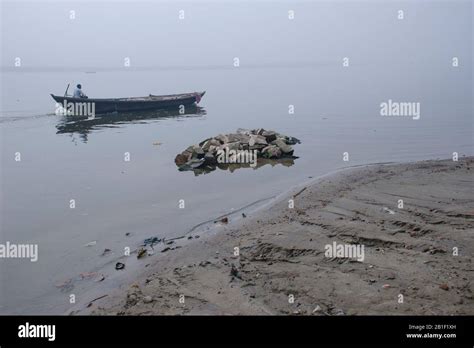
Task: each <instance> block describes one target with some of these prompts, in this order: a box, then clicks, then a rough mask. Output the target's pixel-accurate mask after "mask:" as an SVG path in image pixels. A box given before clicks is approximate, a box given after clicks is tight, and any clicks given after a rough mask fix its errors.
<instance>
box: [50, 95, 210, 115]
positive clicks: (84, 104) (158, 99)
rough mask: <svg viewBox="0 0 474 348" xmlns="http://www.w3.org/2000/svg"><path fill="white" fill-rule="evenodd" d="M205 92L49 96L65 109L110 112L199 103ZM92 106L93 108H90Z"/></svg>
mask: <svg viewBox="0 0 474 348" xmlns="http://www.w3.org/2000/svg"><path fill="white" fill-rule="evenodd" d="M205 93H206V92H196V93H186V94H173V95H165V96H154V95H150V96H149V97H135V98H116V99H97V98H73V97H62V96H57V95H54V94H51V97H52V98H53V99H54V100H55V101H56V102H57V103H58V104H61V105H62V106H63V107H64V109H66V110H68V109H69V110H73V113H77V110H89V111H90V110H92V109H93V110H94V113H95V114H105V113H111V112H130V111H142V110H156V109H167V108H173V107H180V106H181V105H183V106H188V105H192V104H194V103H199V101H200V100H201V98H202V97H203V96H204V94H205ZM92 106H93V108H92Z"/></svg>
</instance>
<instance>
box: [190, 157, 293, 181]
mask: <svg viewBox="0 0 474 348" xmlns="http://www.w3.org/2000/svg"><path fill="white" fill-rule="evenodd" d="M297 158H298V157H296V156H293V157H283V158H279V159H268V158H263V157H259V158H258V159H257V165H256V166H254V167H252V166H250V164H249V163H232V164H227V163H225V164H224V163H218V164H216V165H207V166H203V167H199V168H194V169H192V170H189V171H192V172H193V173H194V175H195V176H199V175H203V174H209V173H211V172H213V171H215V170H216V169H221V170H228V171H229V172H231V173H233V172H235V171H236V170H238V169H242V168H252V169H259V168H261V167H263V166H266V165H267V164H268V165H270V166H272V167H274V166H276V165H278V164H281V165H282V166H284V167H291V166H292V165H293V164H295V159H297Z"/></svg>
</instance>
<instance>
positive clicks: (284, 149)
mask: <svg viewBox="0 0 474 348" xmlns="http://www.w3.org/2000/svg"><path fill="white" fill-rule="evenodd" d="M272 144H273V145H276V146H278V148H279V149H280V150H281V152H282V153H284V154H285V156H291V155H293V148H292V147H291V146H290V145H287V144H286V143H285V142H284V141H283V140H282V139H277V140H275V141H273V142H272Z"/></svg>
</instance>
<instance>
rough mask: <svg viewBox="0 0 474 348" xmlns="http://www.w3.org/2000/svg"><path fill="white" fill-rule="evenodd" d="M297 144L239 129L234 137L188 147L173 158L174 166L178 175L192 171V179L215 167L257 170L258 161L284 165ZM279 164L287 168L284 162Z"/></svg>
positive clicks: (266, 133)
mask: <svg viewBox="0 0 474 348" xmlns="http://www.w3.org/2000/svg"><path fill="white" fill-rule="evenodd" d="M299 143H300V141H299V140H298V139H296V138H294V137H289V136H286V135H283V134H280V133H277V132H274V131H270V130H265V129H263V128H259V129H253V130H246V129H240V128H239V129H238V130H237V132H236V133H232V134H219V135H217V136H216V137H213V138H207V139H205V140H203V141H201V142H200V143H199V144H196V145H191V146H189V147H188V148H187V149H186V150H184V151H183V152H181V153H180V154H178V155H177V156H176V157H175V163H176V165H177V166H178V167H179V170H180V171H185V170H192V171H194V173H195V174H196V175H199V174H200V173H205V172H206V171H211V170H214V169H216V168H217V167H219V168H221V169H229V170H230V171H233V170H235V168H237V167H239V166H240V167H253V168H255V166H257V167H258V166H260V165H259V164H257V163H258V162H259V161H258V158H266V159H272V160H278V159H282V160H283V158H286V159H285V161H287V160H288V158H289V159H294V158H297V157H294V156H293V153H294V150H293V148H292V147H291V146H290V145H293V144H299ZM242 151H243V152H242ZM223 152H225V154H224V156H222V155H223ZM229 152H232V153H229ZM241 152H242V153H241ZM255 156H256V157H255ZM223 158H225V161H224V162H222V160H223ZM219 159H220V160H219ZM242 159H245V160H242ZM263 163H265V162H263ZM266 163H268V162H266ZM281 163H282V164H283V165H287V163H288V162H283V161H282V162H281ZM290 165H291V164H290Z"/></svg>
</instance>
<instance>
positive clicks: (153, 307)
mask: <svg viewBox="0 0 474 348" xmlns="http://www.w3.org/2000/svg"><path fill="white" fill-rule="evenodd" d="M473 163H474V158H473V157H468V158H461V159H459V161H458V162H453V161H451V160H442V161H422V162H415V163H408V164H390V165H372V166H366V167H360V168H353V169H348V170H344V171H342V172H339V173H337V174H334V175H330V176H326V177H324V178H321V179H319V180H317V181H315V182H313V183H311V184H309V185H307V186H302V187H301V188H298V189H295V190H294V192H291V193H290V194H288V195H287V196H285V197H281V198H280V199H279V200H278V201H277V202H275V203H274V204H272V205H271V206H269V207H266V208H264V209H262V210H260V211H257V212H255V213H249V214H248V215H246V216H245V217H243V216H242V218H241V219H240V220H239V221H238V222H233V221H232V219H229V223H228V224H227V223H225V222H224V223H223V224H222V226H221V227H220V228H218V231H216V232H210V233H207V234H205V235H202V236H200V238H199V239H192V240H190V241H187V242H186V243H183V245H182V246H181V247H180V248H176V249H174V250H169V251H167V252H165V253H163V254H161V255H160V256H159V257H157V258H156V259H153V261H152V262H151V264H150V266H149V267H147V268H146V270H144V271H143V273H142V274H138V275H137V277H136V279H135V281H134V282H133V283H130V284H125V285H123V286H122V287H121V288H119V289H116V290H115V291H114V292H113V293H110V294H108V296H107V297H105V298H103V299H100V300H98V301H95V302H93V303H92V304H90V305H89V307H87V308H85V309H83V310H80V311H79V312H76V314H103V315H153V314H156V315H176V314H198V315H199V314H204V315H205V314H217V315H221V314H234V315H238V314H248V315H253V314H256V315H258V314H276V315H280V314H293V315H370V314H374V315H398V314H407V315H409V314H412V315H418V314H420V315H421V314H424V315H451V314H471V315H472V314H473V303H474V298H473V284H472V274H473V271H474V267H473V260H472V255H474V238H473V232H474V176H473V170H474V169H473ZM291 199H292V200H293V202H294V208H289V205H291V204H290V203H289V200H291ZM400 200H401V201H400ZM334 243H336V244H341V245H342V244H343V245H359V246H363V247H364V257H363V260H362V261H360V260H356V259H354V258H348V257H343V258H341V257H328V255H327V253H326V252H325V251H326V248H327V246H328V245H333V244H334ZM236 248H238V249H236ZM237 254H238V255H237ZM183 302H184V303H183Z"/></svg>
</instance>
